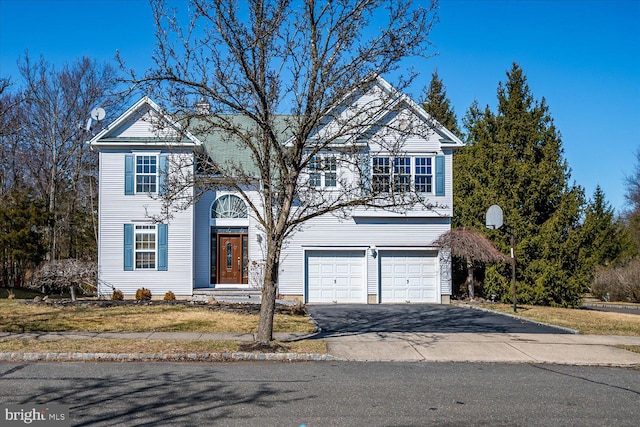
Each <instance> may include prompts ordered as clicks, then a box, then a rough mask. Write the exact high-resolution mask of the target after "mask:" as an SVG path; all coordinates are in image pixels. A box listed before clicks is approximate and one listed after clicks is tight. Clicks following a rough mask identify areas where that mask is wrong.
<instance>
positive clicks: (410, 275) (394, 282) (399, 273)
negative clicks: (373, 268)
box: [378, 250, 440, 304]
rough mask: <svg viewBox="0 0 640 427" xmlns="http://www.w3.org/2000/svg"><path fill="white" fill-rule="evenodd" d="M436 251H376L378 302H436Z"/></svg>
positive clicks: (437, 288)
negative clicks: (377, 254) (377, 252)
mask: <svg viewBox="0 0 640 427" xmlns="http://www.w3.org/2000/svg"><path fill="white" fill-rule="evenodd" d="M438 262H439V260H438V252H437V251H424V250H423V251H415V250H394V251H387V250H385V251H380V256H379V263H378V276H379V282H380V283H379V289H378V295H379V299H378V301H379V302H380V303H383V304H384V303H408V302H415V303H424V302H430V303H438V302H440V291H439V280H438V275H439V268H438Z"/></svg>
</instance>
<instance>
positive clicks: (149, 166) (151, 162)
mask: <svg viewBox="0 0 640 427" xmlns="http://www.w3.org/2000/svg"><path fill="white" fill-rule="evenodd" d="M157 162H158V158H157V157H156V156H136V193H155V192H156V191H157V185H156V181H157V179H158V175H157V173H158V166H157Z"/></svg>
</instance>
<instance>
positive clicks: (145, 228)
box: [133, 224, 158, 271]
mask: <svg viewBox="0 0 640 427" xmlns="http://www.w3.org/2000/svg"><path fill="white" fill-rule="evenodd" d="M140 234H150V235H153V246H154V248H153V249H138V245H137V243H138V240H137V238H136V237H137V236H138V235H140ZM149 252H153V267H138V253H149ZM133 269H134V270H147V271H149V270H157V269H158V226H157V225H155V224H135V225H134V226H133Z"/></svg>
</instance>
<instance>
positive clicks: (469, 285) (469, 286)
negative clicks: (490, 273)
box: [467, 258, 476, 300]
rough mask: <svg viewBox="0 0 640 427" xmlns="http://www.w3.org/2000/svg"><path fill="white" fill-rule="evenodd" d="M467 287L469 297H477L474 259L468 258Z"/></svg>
mask: <svg viewBox="0 0 640 427" xmlns="http://www.w3.org/2000/svg"><path fill="white" fill-rule="evenodd" d="M467 289H468V290H469V299H470V300H472V299H474V298H475V296H476V295H475V285H474V283H473V261H471V259H470V258H467Z"/></svg>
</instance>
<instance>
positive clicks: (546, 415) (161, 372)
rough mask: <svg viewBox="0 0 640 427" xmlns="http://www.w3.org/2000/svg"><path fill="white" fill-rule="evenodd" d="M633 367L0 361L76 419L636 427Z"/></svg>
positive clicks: (19, 383)
mask: <svg viewBox="0 0 640 427" xmlns="http://www.w3.org/2000/svg"><path fill="white" fill-rule="evenodd" d="M639 401H640V371H638V370H632V369H620V368H593V367H575V366H550V365H510V364H507V365H503V364H466V363H457V364H456V363H373V362H368V363H359V362H350V363H345V362H302V363H293V364H291V363H274V362H244V363H207V364H205V363H125V364H122V363H60V364H53V363H24V364H16V363H2V364H0V411H2V412H4V411H3V410H2V408H3V406H5V405H9V404H16V405H23V406H24V407H28V405H33V404H54V403H55V404H62V405H68V406H69V407H70V411H69V414H68V415H69V417H70V419H71V425H75V426H94V425H95V426H143V425H144V426H147V425H153V426H187V425H188V426H212V425H225V426H301V425H305V426H308V427H312V426H327V425H339V426H394V425H403V426H430V425H438V426H470V425H491V426H500V425H509V426H519V425H522V426H525V425H526V426H549V425H581V426H607V425H611V426H613V425H615V426H635V425H637V420H638V418H637V417H638V412H637V410H638V402H639Z"/></svg>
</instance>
